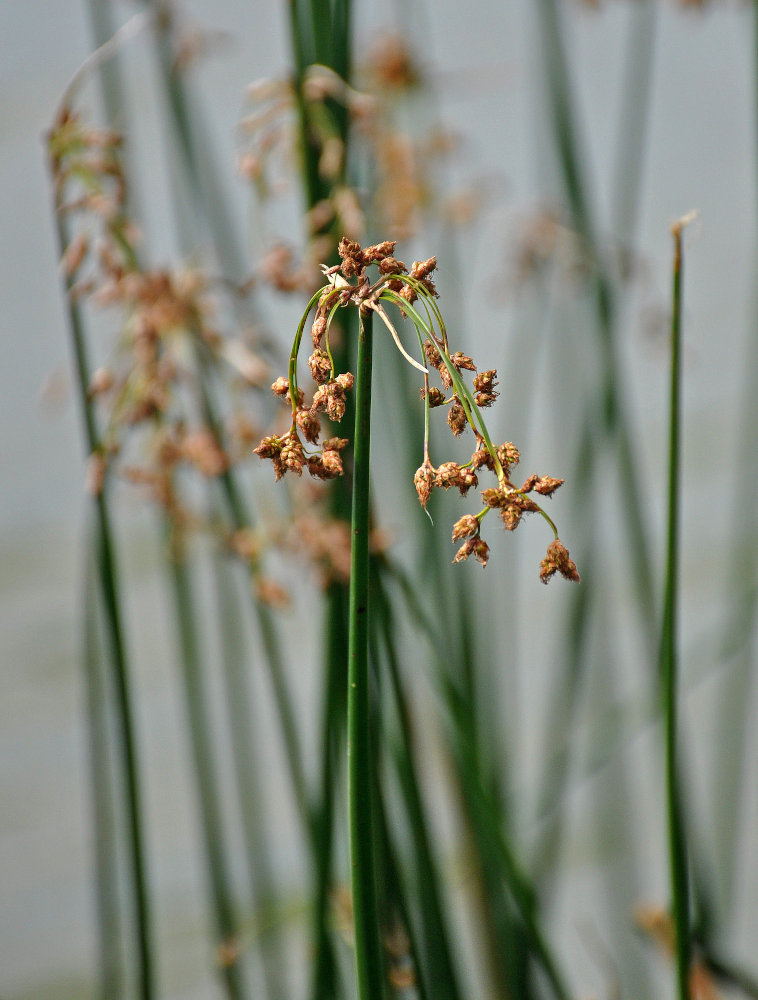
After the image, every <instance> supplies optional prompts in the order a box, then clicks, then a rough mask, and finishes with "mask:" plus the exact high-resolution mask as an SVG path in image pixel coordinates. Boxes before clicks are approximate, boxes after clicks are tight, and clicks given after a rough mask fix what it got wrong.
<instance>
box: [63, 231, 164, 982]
mask: <svg viewBox="0 0 758 1000" xmlns="http://www.w3.org/2000/svg"><path fill="white" fill-rule="evenodd" d="M56 232H57V237H58V249H59V252H60V254H61V255H62V254H63V252H64V250H65V248H66V247H67V246H68V243H69V234H68V231H67V227H66V224H65V222H64V221H63V218H62V217H61V215H60V214H58V213H56ZM66 286H67V289H66V290H67V292H69V293H70V291H71V281H70V280H69V279H67V281H66ZM66 303H67V311H68V320H69V327H70V332H71V341H72V346H73V352H74V360H75V364H76V386H77V392H78V395H79V399H80V401H81V407H82V417H83V421H84V431H85V440H86V444H87V450H88V454H89V455H97V454H98V453H99V448H100V439H99V434H98V431H97V423H96V419H95V413H94V408H93V406H92V403H91V401H90V398H89V392H88V389H89V384H90V378H91V370H90V366H89V361H88V357H87V346H86V341H85V334H84V323H83V319H82V315H81V311H80V309H79V306H78V305H77V303H76V302H75V301H74V299H72V297H71V295H70V294H68V295H67V296H66ZM94 508H95V525H96V528H95V530H96V541H95V559H96V562H97V573H98V580H99V585H100V588H101V592H102V597H103V610H104V616H105V628H106V634H107V640H108V651H109V654H110V658H111V670H112V672H113V682H114V688H115V697H116V704H115V713H116V726H117V739H118V744H119V757H120V765H121V767H122V768H123V778H124V785H125V792H126V823H127V844H128V853H129V877H130V883H131V889H132V892H133V895H134V934H135V937H136V941H137V963H138V981H139V990H140V996H141V997H142V1000H152V998H153V997H154V996H155V989H154V983H153V951H152V943H151V919H150V906H149V900H148V880H147V872H146V865H145V850H144V832H143V822H144V820H143V815H142V795H141V790H140V782H139V768H138V763H137V746H136V736H135V729H134V721H133V710H132V695H131V683H130V671H129V663H128V659H127V653H126V644H125V641H124V636H123V628H122V622H121V597H120V592H119V574H118V568H117V564H116V554H115V549H114V545H113V531H112V528H111V520H110V511H109V507H108V501H107V495H106V492H105V488H104V489H103V490H101V491H100V492H98V494H97V496H96V497H95V499H94Z"/></svg>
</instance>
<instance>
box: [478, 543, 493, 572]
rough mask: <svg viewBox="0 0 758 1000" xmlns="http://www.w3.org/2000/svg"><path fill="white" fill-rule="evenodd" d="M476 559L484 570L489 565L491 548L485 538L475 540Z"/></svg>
mask: <svg viewBox="0 0 758 1000" xmlns="http://www.w3.org/2000/svg"><path fill="white" fill-rule="evenodd" d="M474 558H475V559H476V561H477V562H478V563H481V565H482V569H484V567H485V566H486V565H487V563H488V562H489V558H490V547H489V545H488V544H487V543H486V542H485V540H484V539H483V538H477V539H475V544H474Z"/></svg>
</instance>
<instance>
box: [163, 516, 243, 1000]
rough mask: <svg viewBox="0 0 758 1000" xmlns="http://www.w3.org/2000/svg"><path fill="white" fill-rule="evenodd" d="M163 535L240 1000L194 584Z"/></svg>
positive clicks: (217, 913) (223, 940) (177, 545)
mask: <svg viewBox="0 0 758 1000" xmlns="http://www.w3.org/2000/svg"><path fill="white" fill-rule="evenodd" d="M165 530H166V534H167V538H168V542H169V553H170V556H169V564H170V565H169V570H170V573H171V582H172V585H173V597H174V605H175V610H176V624H177V629H178V635H177V639H178V644H179V652H180V657H179V659H180V666H181V672H182V688H183V695H184V702H185V708H186V713H187V729H188V733H189V739H190V752H191V754H192V759H193V764H194V768H195V777H196V781H197V791H198V805H199V811H200V821H201V823H202V828H203V836H204V840H205V845H204V846H205V854H206V864H207V874H208V883H209V889H210V892H211V897H212V900H213V907H214V914H213V916H214V923H215V931H216V944H217V947H218V950H219V951H218V958H219V966H220V975H221V977H222V979H223V982H224V986H225V989H226V994H227V996H228V997H229V1000H242V998H243V997H244V996H245V995H246V990H245V984H244V978H243V973H242V967H241V965H240V957H239V955H238V954H237V953H236V952H237V948H238V946H239V945H238V941H237V933H238V927H237V920H236V917H235V914H234V904H233V900H232V891H231V878H230V875H229V865H228V861H227V857H226V850H225V847H224V835H223V829H222V808H221V802H220V800H219V785H218V782H217V780H216V774H215V768H214V759H215V754H214V752H213V739H212V736H211V731H210V725H209V718H208V713H207V711H206V705H207V698H206V693H205V684H204V682H203V671H202V666H201V658H200V657H201V654H200V646H199V637H198V634H197V626H196V609H195V601H194V597H193V593H192V581H191V579H190V574H189V571H188V569H187V565H186V557H185V553H184V545H183V540H182V539H181V537H180V534H179V532H180V529H178V528H177V527H176V526H174V525H172V524H171V522H170V521H169V520H168V518H167V519H166V523H165ZM225 954H228V956H229V957H228V958H225V957H222V956H225Z"/></svg>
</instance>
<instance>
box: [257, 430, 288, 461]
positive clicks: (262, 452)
mask: <svg viewBox="0 0 758 1000" xmlns="http://www.w3.org/2000/svg"><path fill="white" fill-rule="evenodd" d="M281 450H282V439H281V438H280V437H277V436H275V435H271V436H270V437H265V438H264V439H263V440H262V441H261V443H260V444H259V445H258V447H257V448H254V449H253V454H254V455H257V456H258V458H274V456H275V455H279V453H280V452H281Z"/></svg>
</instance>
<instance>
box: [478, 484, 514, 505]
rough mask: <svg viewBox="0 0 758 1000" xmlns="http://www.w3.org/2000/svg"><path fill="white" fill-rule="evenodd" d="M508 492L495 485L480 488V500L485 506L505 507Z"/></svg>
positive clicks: (507, 500) (508, 497) (508, 495)
mask: <svg viewBox="0 0 758 1000" xmlns="http://www.w3.org/2000/svg"><path fill="white" fill-rule="evenodd" d="M509 499H510V494H509V493H508V492H507V491H506V490H504V489H503V487H502V486H495V487H493V488H491V489H488V490H482V500H483V502H484V504H485V506H486V507H493V508H499V507H506V506H507V505H508V503H509Z"/></svg>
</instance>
